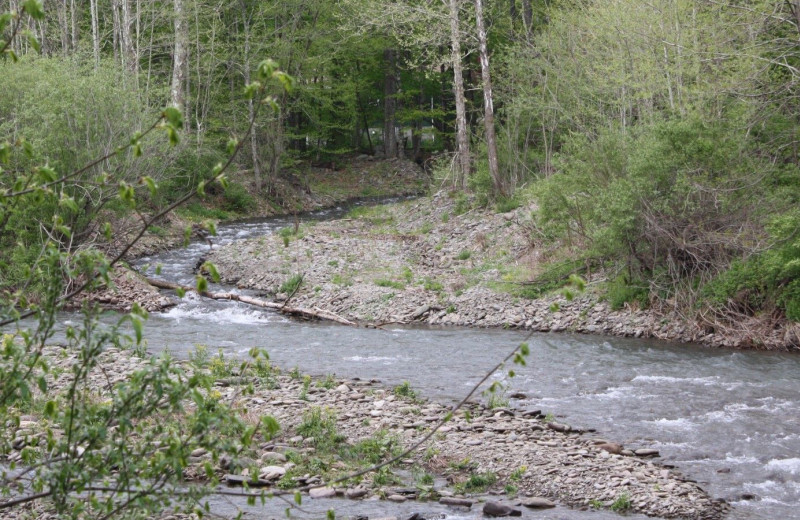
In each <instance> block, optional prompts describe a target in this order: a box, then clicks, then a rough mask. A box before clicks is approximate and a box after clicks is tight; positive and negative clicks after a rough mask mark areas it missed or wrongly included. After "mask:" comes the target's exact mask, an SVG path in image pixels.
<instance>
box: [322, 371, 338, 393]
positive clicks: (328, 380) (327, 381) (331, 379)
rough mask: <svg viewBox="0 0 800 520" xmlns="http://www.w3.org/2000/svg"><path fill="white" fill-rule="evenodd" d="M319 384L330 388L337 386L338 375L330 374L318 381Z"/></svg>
mask: <svg viewBox="0 0 800 520" xmlns="http://www.w3.org/2000/svg"><path fill="white" fill-rule="evenodd" d="M317 386H319V387H320V388H327V389H328V390H330V389H331V388H334V387H335V386H336V377H335V376H334V375H333V374H328V375H327V376H325V377H324V378H323V379H322V380H320V381H317Z"/></svg>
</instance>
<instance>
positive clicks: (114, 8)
mask: <svg viewBox="0 0 800 520" xmlns="http://www.w3.org/2000/svg"><path fill="white" fill-rule="evenodd" d="M97 1H98V0H95V2H97ZM119 2H120V0H111V14H112V21H113V23H114V30H113V31H112V36H113V38H112V45H113V47H114V61H118V60H119V61H120V63H122V59H123V58H122V56H121V54H122V53H120V50H121V49H122V41H121V37H120V35H121V33H122V31H121V30H120V29H121V25H122V21H121V20H120V16H119ZM123 68H124V64H123Z"/></svg>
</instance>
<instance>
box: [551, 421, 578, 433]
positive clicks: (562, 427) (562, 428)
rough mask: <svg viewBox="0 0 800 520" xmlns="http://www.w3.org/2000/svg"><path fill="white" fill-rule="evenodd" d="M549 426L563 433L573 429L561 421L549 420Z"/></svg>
mask: <svg viewBox="0 0 800 520" xmlns="http://www.w3.org/2000/svg"><path fill="white" fill-rule="evenodd" d="M547 427H548V428H550V429H551V430H554V431H557V432H561V433H567V432H569V431H571V430H572V428H571V427H570V426H569V425H567V424H561V423H557V422H549V423H547Z"/></svg>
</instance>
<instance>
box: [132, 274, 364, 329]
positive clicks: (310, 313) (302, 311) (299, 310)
mask: <svg viewBox="0 0 800 520" xmlns="http://www.w3.org/2000/svg"><path fill="white" fill-rule="evenodd" d="M147 283H149V284H150V285H152V286H153V287H158V288H159V289H168V290H172V291H177V290H182V291H186V292H195V293H197V292H198V291H197V289H196V288H194V287H189V286H186V285H179V284H176V283H172V282H165V281H164V280H156V279H155V278H147ZM198 294H199V295H200V296H203V297H205V298H211V299H212V300H232V301H237V302H241V303H246V304H247V305H253V306H255V307H261V308H264V309H273V310H276V311H278V312H280V313H283V314H288V315H290V316H299V317H301V318H307V319H319V320H327V321H334V322H336V323H341V324H342V325H349V326H351V327H358V324H357V323H355V322H353V321H350V320H348V319H347V318H342V317H341V316H339V315H337V314H334V313H332V312H329V311H326V310H324V309H320V308H318V307H314V308H312V309H306V308H304V307H289V306H287V305H284V304H281V303H275V302H269V301H266V300H260V299H258V298H253V297H252V296H246V295H244V294H236V293H231V292H209V291H202V292H199V293H198Z"/></svg>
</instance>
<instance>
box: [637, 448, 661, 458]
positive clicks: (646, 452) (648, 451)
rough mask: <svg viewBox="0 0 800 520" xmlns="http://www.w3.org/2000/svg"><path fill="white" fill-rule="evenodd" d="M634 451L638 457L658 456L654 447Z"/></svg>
mask: <svg viewBox="0 0 800 520" xmlns="http://www.w3.org/2000/svg"><path fill="white" fill-rule="evenodd" d="M633 453H635V454H636V455H637V456H638V457H658V450H654V449H641V450H636V451H634V452H633Z"/></svg>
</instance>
